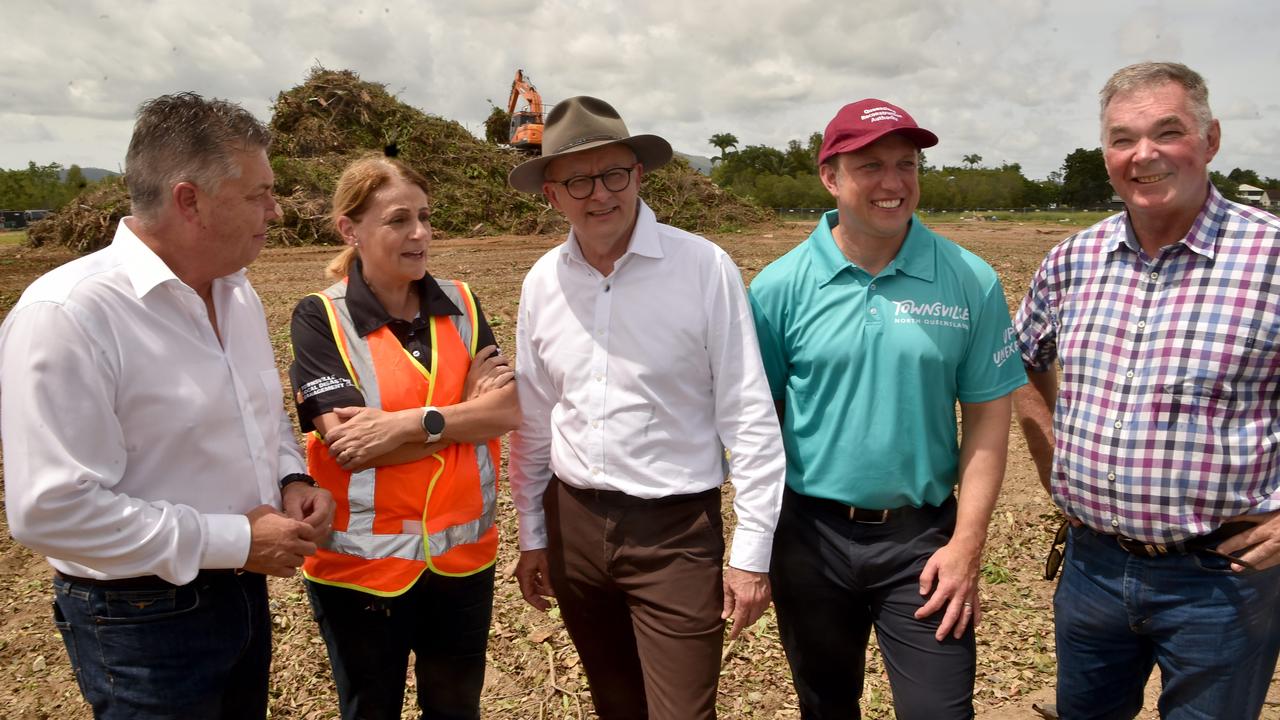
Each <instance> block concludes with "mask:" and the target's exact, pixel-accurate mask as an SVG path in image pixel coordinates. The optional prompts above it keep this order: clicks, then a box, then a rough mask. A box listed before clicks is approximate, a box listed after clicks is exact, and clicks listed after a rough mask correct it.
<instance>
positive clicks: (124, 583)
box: [54, 569, 256, 590]
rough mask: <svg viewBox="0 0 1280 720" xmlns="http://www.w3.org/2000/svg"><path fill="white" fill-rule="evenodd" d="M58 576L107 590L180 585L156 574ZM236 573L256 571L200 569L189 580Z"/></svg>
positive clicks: (145, 588) (216, 577)
mask: <svg viewBox="0 0 1280 720" xmlns="http://www.w3.org/2000/svg"><path fill="white" fill-rule="evenodd" d="M54 574H55V575H57V576H58V577H59V578H62V579H63V580H65V581H67V582H69V583H78V584H82V585H92V586H93V587H99V588H105V589H108V590H151V589H155V588H165V587H180V586H179V585H174V584H173V583H171V582H169V581H168V580H165V579H164V578H161V577H160V576H158V575H139V576H137V577H128V578H109V579H101V578H87V577H79V576H78V575H68V574H66V573H64V572H59V571H56V570H55V571H54ZM237 575H250V576H254V575H256V573H246V572H245V571H243V570H230V569H228V570H201V571H200V572H199V573H198V574H197V575H196V576H195V579H193V580H192V581H191V582H193V583H196V582H200V581H205V580H221V579H225V578H232V577H235V576H237Z"/></svg>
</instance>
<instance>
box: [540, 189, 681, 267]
mask: <svg viewBox="0 0 1280 720" xmlns="http://www.w3.org/2000/svg"><path fill="white" fill-rule="evenodd" d="M637 202H639V203H640V209H639V212H638V213H637V214H636V226H635V227H634V228H633V229H632V230H631V239H630V240H629V241H628V242H627V251H626V252H624V253H623V254H622V257H626V256H627V255H643V256H644V257H649V258H660V257H662V256H663V253H662V239H661V238H659V237H658V216H657V215H655V214H654V213H653V210H651V209H650V208H649V205H648V204H647V203H645V201H644V200H637ZM561 252H562V253H563V254H564V255H566V256H567V257H571V258H573V259H575V260H577V261H578V262H582V263H585V262H587V259H586V258H585V257H583V255H582V248H581V247H579V246H578V236H577V234H576V233H575V232H574V230H573V228H572V227H570V228H569V239H568V240H567V241H565V244H564V245H563V246H562V247H561ZM618 260H619V261H621V260H622V258H618ZM616 265H617V264H616V263H615V267H616Z"/></svg>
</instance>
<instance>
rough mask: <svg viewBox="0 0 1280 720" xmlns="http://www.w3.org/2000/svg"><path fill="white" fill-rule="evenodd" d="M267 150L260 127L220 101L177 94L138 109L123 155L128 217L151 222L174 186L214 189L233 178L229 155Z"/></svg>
mask: <svg viewBox="0 0 1280 720" xmlns="http://www.w3.org/2000/svg"><path fill="white" fill-rule="evenodd" d="M270 144H271V132H270V131H269V130H267V128H266V126H265V125H263V124H262V123H261V122H260V121H259V120H258V119H257V118H255V117H254V116H253V115H252V114H250V113H249V111H247V110H245V109H244V108H242V107H240V106H239V105H236V104H235V103H232V102H228V101H226V100H219V99H217V98H213V99H209V100H206V99H205V98H203V97H201V96H199V95H197V94H195V93H191V92H183V93H177V94H174V95H161V96H160V97H158V98H155V99H153V100H148V101H146V102H144V103H142V105H140V106H138V121H137V122H136V123H135V124H134V126H133V138H132V139H130V141H129V152H128V154H126V155H125V173H124V179H125V184H126V185H127V186H128V188H129V197H130V200H131V202H132V204H133V214H135V215H138V216H140V217H142V218H144V219H145V218H153V217H154V216H155V214H156V212H157V211H158V210H159V209H160V208H161V207H163V206H164V202H165V197H166V196H168V194H169V191H170V189H171V188H172V187H173V186H174V185H176V184H178V183H180V182H192V183H195V184H196V185H197V186H199V187H201V188H203V189H205V190H214V189H216V188H217V186H218V184H219V183H221V182H222V181H223V180H226V179H228V178H230V177H232V176H233V175H235V174H236V173H237V172H238V166H237V165H236V163H235V159H234V157H233V154H234V153H237V152H244V151H253V150H258V149H266V148H267V147H268V146H269V145H270Z"/></svg>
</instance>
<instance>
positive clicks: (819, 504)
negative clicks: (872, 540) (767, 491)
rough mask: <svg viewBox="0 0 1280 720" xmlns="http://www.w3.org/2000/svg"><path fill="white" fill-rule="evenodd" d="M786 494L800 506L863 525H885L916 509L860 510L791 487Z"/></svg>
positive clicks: (908, 507)
mask: <svg viewBox="0 0 1280 720" xmlns="http://www.w3.org/2000/svg"><path fill="white" fill-rule="evenodd" d="M785 492H786V493H787V494H788V495H790V496H791V497H792V498H794V500H795V501H796V502H799V503H800V504H802V505H804V506H806V507H810V508H813V509H815V510H820V511H822V512H824V513H829V514H831V513H833V514H836V515H839V516H841V517H845V518H848V519H849V520H850V521H851V522H856V523H860V524H863V525H883V524H885V523H886V522H889V519H890V518H892V517H895V516H898V515H901V514H902V513H904V512H906V511H908V510H914V509H915V508H913V507H911V506H907V507H900V508H887V509H882V510H873V509H870V508H860V507H854V506H852V505H845V504H844V503H842V502H840V501H839V500H830V499H828V498H820V497H814V496H813V495H804V494H801V493H798V492H796V491H795V490H792V489H791V488H790V487H788V488H787V489H786V490H785Z"/></svg>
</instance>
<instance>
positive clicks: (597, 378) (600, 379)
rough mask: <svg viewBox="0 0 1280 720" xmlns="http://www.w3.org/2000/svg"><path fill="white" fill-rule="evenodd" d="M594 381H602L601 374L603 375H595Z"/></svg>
mask: <svg viewBox="0 0 1280 720" xmlns="http://www.w3.org/2000/svg"><path fill="white" fill-rule="evenodd" d="M596 382H604V376H603V375H596Z"/></svg>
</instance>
